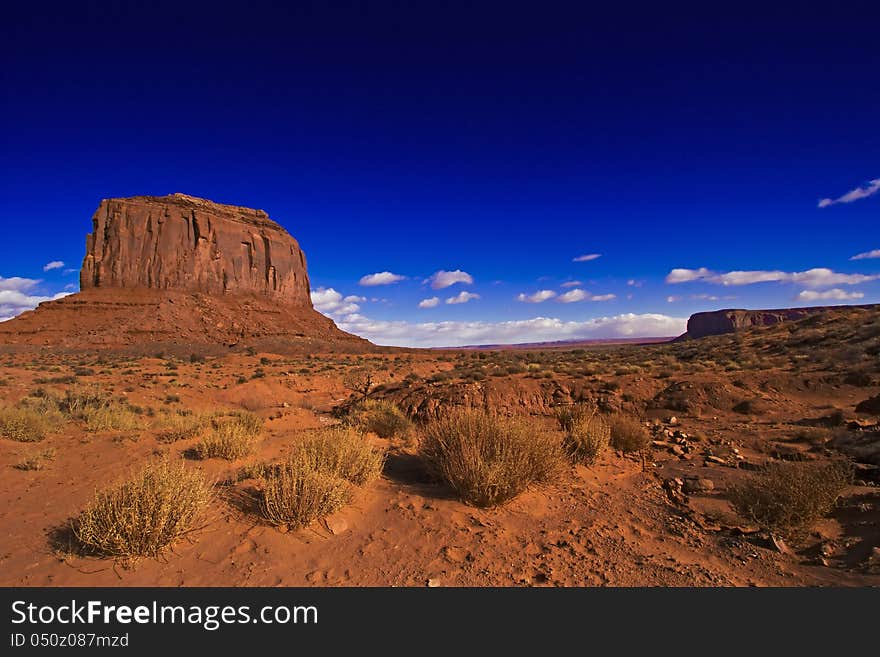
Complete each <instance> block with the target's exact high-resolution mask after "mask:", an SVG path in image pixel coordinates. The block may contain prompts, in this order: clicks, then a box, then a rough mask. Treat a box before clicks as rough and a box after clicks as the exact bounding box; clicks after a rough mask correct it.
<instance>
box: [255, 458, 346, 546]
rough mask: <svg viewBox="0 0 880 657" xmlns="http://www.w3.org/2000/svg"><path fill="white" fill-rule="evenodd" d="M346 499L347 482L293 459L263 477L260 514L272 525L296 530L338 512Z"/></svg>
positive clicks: (302, 459) (309, 464) (305, 461)
mask: <svg viewBox="0 0 880 657" xmlns="http://www.w3.org/2000/svg"><path fill="white" fill-rule="evenodd" d="M350 499H351V484H350V483H349V482H347V481H346V480H345V479H342V478H341V477H337V476H336V475H334V474H332V473H327V472H321V471H317V470H315V469H314V465H313V464H312V463H310V462H309V461H308V459H304V458H299V457H296V456H295V457H293V458H291V459H289V460H287V461H285V462H284V463H282V464H281V465H278V466H275V467H274V468H271V469H270V470H269V471H268V473H267V474H266V475H265V478H264V480H263V492H262V496H261V498H260V510H261V511H262V514H263V516H264V517H265V518H266V520H268V521H269V522H270V523H272V524H273V525H286V526H288V527H290V528H293V529H296V528H300V527H305V526H307V525H309V524H311V523H312V522H314V521H315V520H319V519H320V518H323V517H325V516H327V515H329V514H331V513H333V512H334V511H337V510H339V509H341V508H342V507H343V506H345V504H347V503H348V501H349V500H350Z"/></svg>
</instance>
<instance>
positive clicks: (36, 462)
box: [12, 447, 55, 470]
mask: <svg viewBox="0 0 880 657" xmlns="http://www.w3.org/2000/svg"><path fill="white" fill-rule="evenodd" d="M54 458H55V450H54V449H52V448H51V447H50V448H48V449H44V450H42V451H39V452H31V453H30V454H28V455H27V456H25V457H24V458H23V459H22V460H21V461H19V462H18V463H16V464H15V465H14V466H12V467H14V468H15V469H16V470H42V469H43V468H45V467H46V462H47V461H51V460H53V459H54Z"/></svg>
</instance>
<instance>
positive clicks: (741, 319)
mask: <svg viewBox="0 0 880 657" xmlns="http://www.w3.org/2000/svg"><path fill="white" fill-rule="evenodd" d="M835 307H836V306H813V307H810V308H781V309H777V310H741V309H728V310H715V311H711V312H705V313H696V314H694V315H691V317H690V319H688V323H687V333H685V336H686V337H688V338H702V337H705V336H707V335H721V334H723V333H733V332H734V331H737V330H739V329H745V328H750V327H752V326H771V325H773V324H779V323H780V322H796V321H797V320H799V319H804V318H806V317H809V316H811V315H815V314H817V313H822V312H826V311H828V310H831V309H833V308H835ZM683 337H684V336H683Z"/></svg>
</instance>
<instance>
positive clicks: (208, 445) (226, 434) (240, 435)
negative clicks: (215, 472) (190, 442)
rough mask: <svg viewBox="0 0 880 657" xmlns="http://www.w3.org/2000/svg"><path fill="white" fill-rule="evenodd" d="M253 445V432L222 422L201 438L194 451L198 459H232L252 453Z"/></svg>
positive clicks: (254, 443)
mask: <svg viewBox="0 0 880 657" xmlns="http://www.w3.org/2000/svg"><path fill="white" fill-rule="evenodd" d="M255 445H256V441H255V436H254V435H253V434H250V433H248V432H247V431H244V430H243V429H242V428H241V427H239V426H237V425H235V424H222V425H220V426H218V427H215V428H213V429H212V430H211V432H210V433H209V434H208V435H207V436H205V437H204V438H202V440H201V442H200V443H199V444H198V445H196V447H195V450H194V451H195V455H196V456H197V457H198V458H200V459H211V458H221V459H226V460H227V461H234V460H235V459H240V458H242V457H244V456H247V455H248V454H251V453H253V451H254V447H255Z"/></svg>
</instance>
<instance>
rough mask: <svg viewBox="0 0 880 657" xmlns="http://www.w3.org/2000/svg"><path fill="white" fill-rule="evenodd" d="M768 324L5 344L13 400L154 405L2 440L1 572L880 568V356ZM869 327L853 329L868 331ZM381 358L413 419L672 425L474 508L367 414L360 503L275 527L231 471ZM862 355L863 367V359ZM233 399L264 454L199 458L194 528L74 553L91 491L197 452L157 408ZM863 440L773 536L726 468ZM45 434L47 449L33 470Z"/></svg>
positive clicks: (417, 582)
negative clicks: (591, 411) (159, 553)
mask: <svg viewBox="0 0 880 657" xmlns="http://www.w3.org/2000/svg"><path fill="white" fill-rule="evenodd" d="M773 331H775V332H773ZM773 331H766V330H764V331H763V332H755V333H754V335H753V336H752V337H749V338H748V339H747V340H746V341H745V342H743V341H742V339H741V338H734V337H721V338H718V339H716V340H714V341H712V340H709V341H708V342H705V343H703V341H699V342H700V343H702V344H701V346H699V347H694V344H695V343H694V344H691V343H685V344H678V345H646V346H638V345H624V346H602V347H597V348H596V349H589V348H584V349H576V350H568V351H566V350H553V351H549V350H548V351H523V352H454V351H449V352H437V351H423V352H418V351H413V352H409V353H385V354H382V353H379V354H363V355H356V354H338V353H336V354H334V353H326V354H313V355H311V356H307V355H300V356H289V355H288V356H284V355H279V354H273V353H235V354H229V355H226V356H223V357H213V356H211V357H208V358H207V359H203V358H202V357H194V358H191V359H189V358H180V357H172V356H166V355H164V354H153V355H151V356H145V357H137V356H124V355H120V354H114V353H96V352H91V353H88V352H85V353H84V352H62V351H59V350H45V349H43V350H37V349H32V350H24V351H22V350H17V351H15V352H8V353H6V354H0V400H2V403H3V404H7V405H11V404H15V403H17V402H18V401H19V400H21V399H22V398H24V397H26V396H28V395H30V394H33V392H34V390H35V389H37V388H43V389H47V390H50V391H54V392H56V393H61V392H62V391H64V390H65V389H67V388H69V387H70V386H74V385H75V386H96V387H98V388H100V389H101V390H103V391H105V392H107V393H108V394H112V395H114V396H116V397H118V398H124V399H125V400H126V402H127V403H128V404H131V405H133V406H135V407H137V408H138V409H140V410H141V412H143V419H142V425H141V426H139V427H138V428H136V429H132V430H127V431H110V432H106V431H105V432H90V431H88V430H87V429H86V428H85V427H84V426H83V425H82V424H81V423H77V422H72V421H71V422H67V423H65V424H64V425H63V427H62V428H61V430H59V431H58V432H56V433H52V434H50V435H48V436H47V437H46V438H45V439H44V440H42V441H40V442H37V443H21V442H15V441H13V440H0V473H2V475H0V585H3V586H117V585H119V586H140V585H158V586H221V585H222V586H300V585H305V586H309V585H314V586H426V585H431V586H815V585H819V586H864V585H871V586H876V585H880V488H878V481H880V478H878V476H877V470H878V466H880V461H877V462H874V460H873V459H874V452H871V449H870V448H871V445H874V443H873V442H871V441H874V440H876V439H877V432H878V427H877V417H876V415H874V416H872V415H870V414H864V413H856V412H855V411H854V408H855V406H856V405H857V404H858V403H859V402H860V401H862V400H864V399H867V398H870V397H872V396H873V395H877V394H878V392H880V381H878V379H877V377H876V374H877V372H876V368H877V365H876V363H874V362H873V361H872V360H871V359H870V358H863V357H858V358H855V360H854V361H842V360H841V359H840V358H839V357H837V356H835V355H834V354H831V353H830V352H828V351H827V350H826V351H825V352H823V353H825V354H827V359H826V360H823V359H815V358H813V359H812V360H811V359H810V357H809V354H810V350H811V349H812V347H811V346H810V345H809V344H807V345H805V346H804V347H803V348H802V349H800V351H798V349H797V348H795V347H793V346H792V345H791V343H790V342H789V343H786V344H787V345H788V348H787V349H784V350H782V351H780V352H779V353H777V352H776V351H774V349H775V346H774V345H778V344H779V343H780V340H782V338H783V336H784V337H785V339H786V340H789V339H790V338H791V336H792V335H793V334H791V333H789V332H785V333H782V331H783V329H781V328H780V329H774V330H773ZM751 335H752V334H750V336H751ZM866 335H867V337H866V338H865V339H866V340H868V342H867V343H865V342H864V340H863V341H862V342H860V343H859V345H861V346H860V347H859V348H862V346H864V344H869V348H870V345H873V344H874V342H873V341H874V340H876V336H875V335H874V334H866ZM826 337H827V336H826ZM836 339H837V340H838V342H840V339H839V336H838V338H836ZM841 344H842V343H841ZM847 344H850V343H847ZM768 345H769V346H768ZM850 346H852V345H851V344H850ZM694 349H697V352H698V353H697V352H694ZM692 352H693V353H697V355H696V356H693V353H692ZM798 354H807V357H806V358H800V357H799V355H798ZM691 356H693V357H691ZM734 356H735V357H736V359H738V365H737V366H736V367H733V366H731V365H730V362H731V360H730V359H731V358H733V357H734ZM364 367H369V368H370V369H371V370H372V371H375V372H377V373H378V374H377V377H378V382H379V383H380V385H379V386H378V387H377V388H376V389H375V390H374V391H373V392H372V393H371V395H372V396H374V397H376V398H384V399H389V400H392V401H394V402H395V403H397V404H398V405H399V406H400V407H401V408H402V409H403V410H404V411H405V412H407V413H409V414H410V415H411V416H412V417H414V418H415V419H416V420H417V422H419V421H426V420H429V419H430V417H431V416H432V415H433V416H436V415H437V414H442V409H443V408H444V407H447V406H445V405H449V404H456V405H460V404H463V405H476V406H485V407H490V408H494V409H495V410H498V411H499V412H503V413H513V414H528V415H530V416H532V417H534V418H537V419H538V420H539V421H541V422H545V423H547V426H548V427H551V426H552V425H553V424H554V419H553V410H554V406H557V405H560V404H569V403H580V402H584V403H591V404H594V405H596V406H597V407H598V408H600V409H604V410H606V411H608V412H632V413H634V414H638V415H641V416H642V417H643V419H645V420H647V421H648V422H653V423H654V428H653V431H654V442H653V444H652V449H651V451H650V454H649V455H648V456H647V459H646V460H643V459H642V458H640V457H639V456H637V455H623V454H621V453H616V452H614V451H609V452H607V453H606V454H605V455H604V456H603V457H602V458H601V460H600V461H599V462H598V463H597V464H595V465H593V466H590V467H583V466H573V467H570V468H568V469H567V471H566V472H565V474H564V475H563V477H562V478H561V479H560V480H559V481H558V482H556V483H554V484H552V485H547V486H542V487H538V488H533V489H530V490H528V491H527V492H525V493H524V494H522V495H520V496H519V497H517V498H516V499H514V500H513V501H511V502H509V503H508V504H506V505H504V506H501V507H498V508H493V509H479V508H475V507H471V506H468V505H466V504H464V503H462V502H460V501H459V500H458V499H456V498H455V497H454V495H453V494H452V493H451V491H450V490H449V489H448V488H446V487H445V486H444V485H443V484H442V483H439V482H437V481H435V480H433V479H432V478H431V477H430V476H429V475H428V472H427V470H426V468H425V465H424V463H423V462H422V459H421V457H420V456H419V453H418V439H417V435H416V436H414V437H411V438H410V439H406V440H404V439H392V440H382V439H380V438H378V437H377V436H375V435H371V436H370V440H371V441H372V442H373V443H374V444H376V445H377V446H382V447H384V448H385V449H387V454H388V455H387V461H386V465H385V469H384V473H383V476H382V477H381V478H380V480H379V481H378V482H376V483H374V484H371V485H369V486H368V487H366V488H364V489H363V490H360V491H359V492H358V494H357V496H356V498H355V500H354V502H353V504H351V505H349V506H348V507H346V508H345V509H343V510H342V511H340V512H338V513H336V514H334V515H333V516H330V517H329V518H327V519H326V521H323V522H320V523H316V524H314V525H312V526H310V527H308V528H307V529H303V530H299V531H292V532H286V531H281V530H279V529H277V528H275V527H272V526H270V525H268V524H265V523H264V522H263V521H262V520H261V517H260V515H259V513H258V512H257V508H256V505H255V502H254V491H255V490H256V487H257V486H258V485H259V483H258V482H257V481H254V480H252V479H242V478H241V477H238V476H236V475H237V473H240V472H241V470H242V468H243V467H244V466H246V465H248V464H251V463H259V462H266V461H272V460H273V459H277V458H279V457H280V456H282V455H283V454H284V453H285V451H286V450H287V449H289V448H290V446H291V445H293V444H295V443H296V442H297V441H300V440H302V439H303V436H305V435H307V434H308V432H309V431H310V430H313V429H315V428H318V427H322V426H327V425H331V424H334V423H337V422H339V420H338V419H337V415H338V412H334V411H335V410H336V409H338V408H339V407H340V406H343V407H344V405H345V403H346V401H347V400H348V399H349V398H350V395H351V392H352V391H351V390H350V389H349V388H348V387H347V386H346V381H347V374H348V373H349V372H350V371H351V370H353V369H360V368H364ZM853 370H858V371H859V372H861V373H866V374H865V376H864V377H862V378H861V379H858V380H856V379H853V378H852V377H851V376H850V377H849V379H847V376H848V375H851V373H852V371H853ZM872 377H873V378H872ZM847 380H849V381H851V383H847V382H846V381H847ZM744 402H747V403H745V404H744ZM734 408H737V409H738V410H733V409H734ZM216 409H246V410H248V411H251V412H254V413H257V414H259V415H260V416H261V417H263V418H264V419H265V420H266V424H265V430H264V433H263V437H262V439H261V441H260V444H259V448H258V451H257V453H256V454H254V455H253V456H249V457H247V458H245V459H242V460H238V461H233V462H228V461H224V460H218V459H210V460H206V461H199V460H191V459H188V460H187V464H188V467H192V468H203V469H204V470H205V471H206V473H207V474H208V475H210V477H211V478H213V479H214V480H215V481H217V482H218V485H217V487H216V494H215V498H214V500H213V502H212V504H211V506H210V511H209V513H208V514H207V516H206V517H204V518H203V519H202V524H201V526H200V528H199V529H198V530H196V531H195V532H193V533H192V534H190V535H189V537H188V538H187V539H186V540H184V541H180V542H178V543H177V544H175V545H174V546H173V549H172V550H170V551H169V552H167V553H166V554H165V555H164V557H163V558H161V559H142V560H140V561H139V562H137V563H136V564H134V565H128V566H125V565H122V564H120V563H116V562H115V561H114V560H112V559H107V558H96V557H92V556H83V555H82V554H80V553H79V552H78V550H77V549H76V547H75V545H74V544H73V539H72V537H71V534H70V531H69V530H68V529H67V528H66V526H67V523H68V522H69V521H70V519H71V518H73V517H75V516H76V515H77V514H78V513H79V512H80V511H81V510H82V509H83V507H84V506H85V505H86V504H87V503H88V501H89V500H90V499H91V498H92V496H93V495H94V494H95V491H96V490H98V489H101V488H103V487H105V486H106V485H108V484H109V483H112V482H114V481H118V480H119V479H120V477H122V476H124V475H125V474H127V473H128V472H130V471H131V469H132V468H135V467H137V466H138V465H139V464H142V463H144V462H146V461H147V460H149V459H150V458H152V457H154V456H156V455H158V454H168V455H170V456H172V457H174V458H178V457H179V458H185V455H186V454H187V450H188V449H189V448H190V447H192V442H193V441H186V440H184V441H180V442H176V443H173V444H170V445H169V444H163V443H161V442H159V441H158V440H157V436H156V431H155V430H154V429H153V428H152V423H151V418H155V417H159V416H161V415H162V414H169V413H176V412H179V411H184V412H187V411H197V412H198V411H208V410H216ZM416 426H417V427H418V424H417V425H416ZM415 433H416V434H417V433H418V429H416V432H415ZM854 443H857V444H858V446H859V449H860V450H861V451H859V452H858V454H859V456H858V458H857V459H856V461H857V463H856V476H855V480H854V482H853V484H852V485H851V486H850V487H848V488H847V489H846V491H845V493H844V495H843V497H842V498H841V499H840V500H839V502H838V504H837V506H836V508H835V510H834V511H833V512H832V513H831V514H830V515H829V516H828V517H825V518H823V519H821V520H819V521H817V522H815V523H813V524H811V525H808V526H806V527H803V528H800V529H797V530H791V531H788V532H782V533H771V532H769V531H767V530H763V529H761V528H759V527H757V526H754V525H752V524H750V523H749V522H748V521H747V520H746V519H744V518H742V517H739V516H737V514H736V513H735V511H734V509H733V507H732V505H731V503H730V501H729V496H728V491H729V489H730V486H732V485H733V484H735V483H736V482H738V481H741V480H742V479H743V478H744V477H748V476H750V475H751V474H752V472H753V471H754V470H755V469H757V468H759V467H760V466H761V465H763V464H765V463H768V462H772V461H780V460H787V461H788V460H822V459H828V458H833V457H837V456H839V455H840V453H841V451H840V450H839V449H838V448H837V447H836V445H838V444H840V445H852V444H854ZM865 445H867V446H868V448H867V449H866V448H865ZM841 449H842V448H841ZM844 451H845V450H844ZM866 454H867V456H866ZM35 455H37V456H38V457H39V458H38V460H39V461H40V464H41V467H40V469H36V470H23V469H19V468H18V467H16V466H17V465H18V464H20V463H21V462H22V460H23V459H27V458H28V457H33V456H35ZM707 480H708V481H709V482H710V483H709V484H706V483H705V482H706V481H707Z"/></svg>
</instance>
